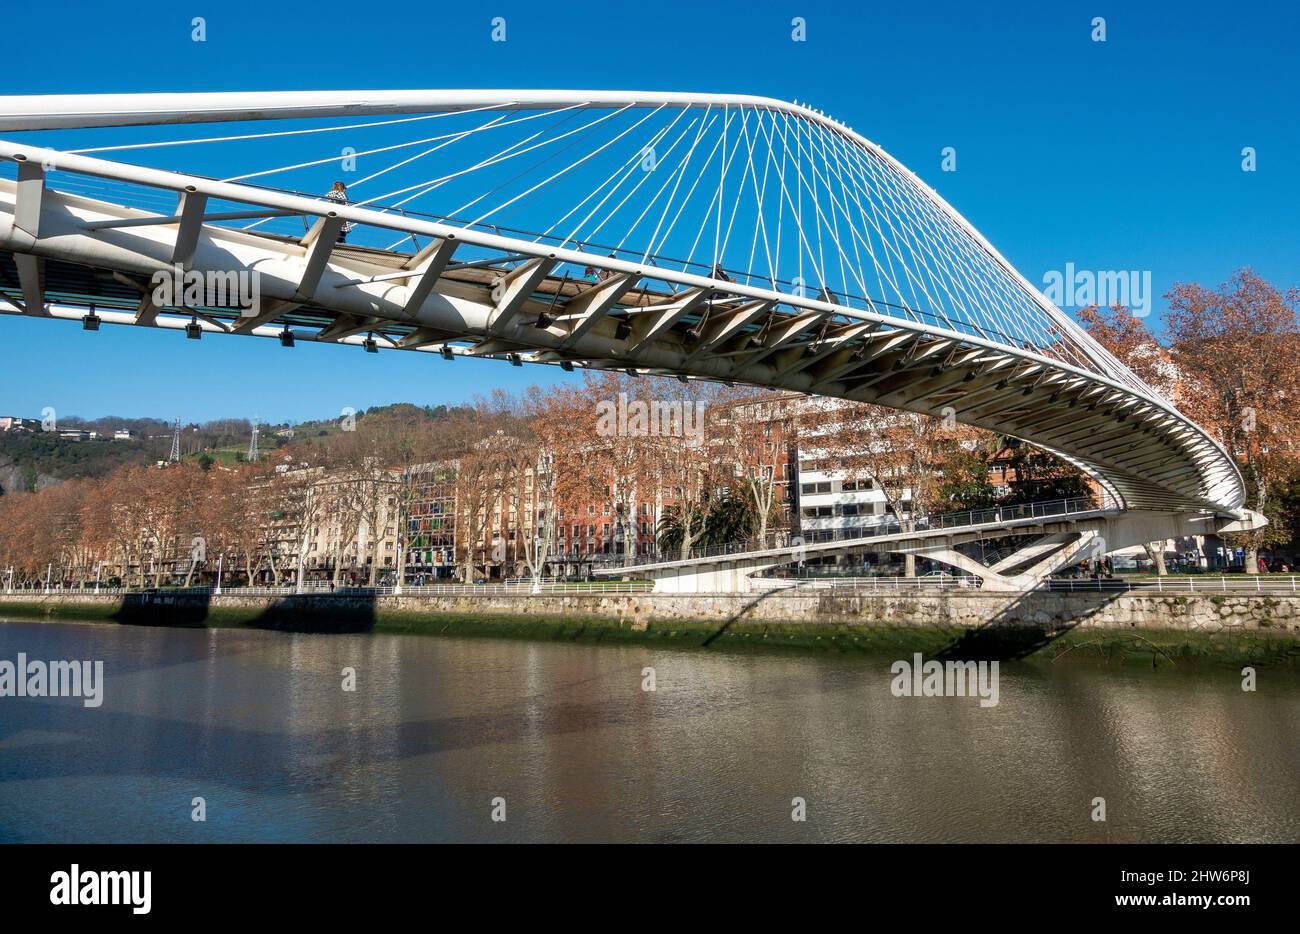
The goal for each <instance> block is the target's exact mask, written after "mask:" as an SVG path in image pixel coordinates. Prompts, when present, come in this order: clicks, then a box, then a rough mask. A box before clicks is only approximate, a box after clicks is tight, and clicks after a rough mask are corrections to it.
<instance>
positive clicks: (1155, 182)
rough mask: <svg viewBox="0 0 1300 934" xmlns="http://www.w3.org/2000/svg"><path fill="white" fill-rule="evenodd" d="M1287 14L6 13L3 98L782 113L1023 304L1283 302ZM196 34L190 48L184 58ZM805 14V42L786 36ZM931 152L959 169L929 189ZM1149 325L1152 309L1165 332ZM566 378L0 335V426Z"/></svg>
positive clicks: (415, 394)
mask: <svg viewBox="0 0 1300 934" xmlns="http://www.w3.org/2000/svg"><path fill="white" fill-rule="evenodd" d="M1297 6H1298V5H1297V4H1295V3H1293V2H1285V3H1284V2H1279V3H1269V4H1261V3H1238V4H1203V3H1173V2H1162V3H1155V2H1152V3H1134V2H1123V3H1116V2H1110V3H1106V2H1097V0H1089V2H1087V3H1073V2H1065V3H1054V2H1053V3H1044V2H1042V0H1034V2H1003V3H994V4H972V3H957V2H953V3H929V4H922V5H916V4H870V3H848V2H844V3H838V4H837V3H827V2H810V0H797V2H789V3H773V2H762V0H760V2H756V3H755V2H751V3H702V2H699V0H696V2H691V3H682V2H674V0H667V2H661V3H655V4H640V3H638V4H620V3H608V2H607V3H569V4H564V5H553V4H539V3H516V2H501V3H494V4H490V5H479V4H469V5H460V6H457V5H454V4H453V5H451V6H447V5H436V6H435V5H430V4H419V3H406V4H399V5H396V6H393V5H378V6H368V5H366V4H357V3H331V2H320V3H316V4H312V5H310V6H301V5H283V4H272V3H266V2H259V3H242V2H241V3H234V2H222V0H209V2H207V3H204V4H200V5H196V6H192V8H190V7H185V6H177V5H176V4H175V3H174V2H158V3H147V2H144V3H140V2H137V3H132V4H84V5H83V4H76V5H74V6H72V7H71V8H69V7H60V8H59V11H58V12H52V11H51V10H50V9H49V8H42V7H40V6H39V5H32V4H17V5H13V7H12V8H11V9H7V10H6V11H5V25H6V33H7V35H8V36H9V37H10V39H11V41H10V42H9V43H8V44H7V46H6V50H5V56H6V62H5V69H4V78H3V79H2V80H3V82H4V83H3V86H0V93H4V94H21V93H71V92H113V91H122V92H128V91H186V90H193V91H211V90H277V89H331V88H436V87H483V88H493V87H556V88H563V87H572V88H588V87H591V88H606V87H608V88H629V89H662V90H703V91H719V92H738V93H750V94H759V95H767V96H772V97H777V98H781V99H785V100H791V99H797V100H801V101H807V102H809V103H811V104H812V105H813V106H814V107H817V108H819V109H821V110H824V111H826V112H827V113H830V114H833V115H835V116H836V117H838V118H839V119H842V120H844V121H845V122H846V123H848V124H849V125H851V126H853V127H854V128H855V129H857V130H858V131H859V132H861V133H862V134H863V135H865V136H867V137H868V138H870V139H873V140H875V141H876V142H879V143H880V144H881V145H883V146H884V147H885V148H886V149H888V150H889V151H890V152H891V153H893V154H894V155H895V156H897V157H898V158H899V159H901V160H902V161H903V162H904V163H905V164H906V165H908V166H909V167H911V168H912V169H913V170H914V171H916V172H917V174H919V175H920V176H921V177H922V178H923V179H925V180H926V181H927V182H929V183H930V184H931V185H933V186H934V187H935V188H937V189H938V190H939V192H940V193H941V194H943V195H944V196H945V197H946V198H947V199H948V200H949V201H951V202H952V203H953V204H954V205H955V206H956V207H957V208H958V209H959V210H960V211H961V212H962V213H964V214H965V215H966V216H967V217H968V218H969V219H970V220H971V221H972V222H973V223H974V224H975V225H976V226H977V227H978V228H979V229H980V230H981V231H982V232H983V233H984V234H985V236H986V237H988V239H989V240H990V241H991V242H992V243H993V244H994V245H995V246H997V247H998V248H999V249H1000V250H1001V251H1002V253H1003V254H1004V255H1006V256H1007V258H1008V259H1009V260H1010V261H1011V262H1012V263H1013V264H1014V265H1016V266H1017V268H1019V269H1020V270H1021V272H1023V273H1024V274H1025V276H1026V277H1027V278H1028V279H1029V280H1030V281H1032V282H1034V283H1035V284H1040V283H1041V282H1042V277H1043V274H1044V272H1045V271H1047V270H1051V269H1063V268H1064V267H1065V265H1066V264H1067V263H1074V264H1075V266H1076V267H1078V268H1085V269H1116V270H1129V269H1136V270H1150V271H1151V272H1152V277H1153V284H1154V291H1155V292H1156V294H1157V295H1160V294H1161V293H1163V292H1164V291H1166V290H1167V289H1168V288H1169V287H1170V286H1171V285H1172V284H1173V283H1174V282H1178V281H1188V280H1195V281H1199V282H1202V283H1204V284H1207V285H1214V284H1218V283H1219V282H1221V281H1223V280H1224V279H1226V278H1227V277H1228V276H1229V275H1230V274H1231V273H1232V272H1233V271H1234V270H1235V269H1237V268H1238V267H1241V266H1245V265H1252V266H1254V267H1255V269H1256V270H1257V271H1258V272H1260V273H1261V274H1263V275H1264V276H1265V277H1267V278H1269V279H1270V280H1272V281H1273V282H1275V283H1276V284H1278V285H1281V286H1292V285H1300V223H1297V218H1296V214H1297V208H1298V207H1300V177H1298V175H1297V167H1298V160H1300V120H1297V106H1296V102H1297V93H1298V92H1300V64H1298V62H1300V57H1298V56H1297V55H1296V51H1295V50H1296V47H1297V42H1298V40H1300V13H1298V12H1297ZM200 7H201V9H200ZM372 13H373V14H375V15H374V16H373V17H372ZM198 14H201V15H203V16H205V17H206V19H207V30H208V39H207V42H205V43H202V44H198V43H194V42H191V41H190V29H191V26H190V18H191V17H192V16H194V15H198ZM494 16H504V17H505V18H506V21H507V24H508V37H509V41H508V42H506V43H504V44H502V43H493V42H491V41H490V36H489V32H490V20H491V19H492V17H494ZM794 16H802V17H804V18H805V20H806V21H807V41H806V42H804V43H794V42H791V41H790V31H791V19H792V17H794ZM1094 16H1104V17H1105V18H1106V24H1107V26H1106V28H1107V41H1106V42H1104V43H1099V42H1093V41H1091V38H1090V33H1091V30H1092V26H1091V20H1092V18H1093V17H1094ZM18 37H24V38H22V41H17V40H18ZM947 146H951V147H954V148H955V149H956V151H957V160H958V161H957V168H958V170H957V171H956V172H955V173H944V172H941V171H940V160H941V151H942V150H943V148H944V147H947ZM1244 146H1253V147H1255V149H1256V150H1257V152H1258V171H1256V172H1254V173H1245V172H1242V171H1241V150H1242V148H1243V147H1244ZM1163 307H1164V303H1163V301H1161V300H1160V299H1158V298H1157V300H1156V303H1155V314H1156V315H1159V314H1160V313H1161V311H1162V310H1163ZM556 378H561V374H559V373H556V372H554V370H553V368H549V367H526V368H523V369H516V368H511V367H509V366H507V365H505V364H499V363H491V362H477V363H476V362H471V361H463V360H462V361H457V362H456V363H455V364H453V365H450V366H449V365H445V364H442V363H441V362H440V361H438V360H436V359H430V358H429V357H428V356H426V355H420V354H403V353H392V352H390V353H382V352H381V353H380V354H378V355H371V354H363V353H361V352H360V351H359V349H355V348H339V347H316V346H309V345H299V346H298V347H296V348H294V350H292V351H286V350H284V349H282V348H280V347H279V346H278V345H277V344H276V343H275V342H273V341H266V340H256V339H239V338H225V339H221V338H212V337H209V338H208V339H206V340H203V341H201V342H194V341H185V340H184V339H182V338H181V337H180V335H179V334H177V333H176V332H166V333H153V332H150V331H147V330H144V329H133V328H113V327H107V326H106V327H105V329H104V330H103V331H102V332H100V333H97V334H89V333H83V332H82V331H81V330H80V329H79V327H78V326H77V325H76V324H75V323H50V322H27V321H21V320H19V319H16V318H13V317H9V316H3V317H0V410H3V411H0V414H10V413H13V414H23V415H38V414H39V413H40V411H41V409H42V408H43V407H45V406H54V407H55V409H56V410H57V411H58V412H59V413H60V415H63V416H68V415H80V416H85V417H95V416H102V415H127V416H144V415H153V416H160V417H164V418H171V417H181V418H183V419H185V420H186V421H202V420H206V419H210V418H218V417H252V416H254V415H256V416H259V417H260V418H261V419H262V420H264V421H277V420H286V419H287V420H299V419H304V418H311V417H329V416H331V415H336V414H337V413H338V412H339V411H340V409H341V408H342V407H344V406H352V407H353V408H355V409H364V408H367V407H369V406H371V405H376V404H384V403H389V402H397V401H406V402H414V403H417V404H422V405H423V404H437V403H453V402H457V401H460V400H464V399H466V398H469V397H470V396H472V395H474V394H476V393H484V394H486V393H487V392H488V391H489V390H491V389H492V388H493V387H495V386H505V387H507V388H513V389H516V390H517V389H522V388H524V387H526V386H528V385H529V384H531V383H534V382H545V381H549V380H553V379H556Z"/></svg>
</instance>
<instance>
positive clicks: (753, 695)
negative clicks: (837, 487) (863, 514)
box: [0, 622, 1300, 841]
mask: <svg viewBox="0 0 1300 934" xmlns="http://www.w3.org/2000/svg"><path fill="white" fill-rule="evenodd" d="M20 651H21V652H26V653H27V654H28V655H29V656H30V657H33V658H45V659H54V658H92V659H93V658H101V659H103V660H104V662H105V676H106V687H105V700H104V704H103V706H102V707H100V708H98V709H93V710H87V709H86V708H84V707H82V706H81V704H80V702H79V701H76V700H74V699H66V700H44V699H30V698H23V699H18V698H0V839H3V840H42V841H46V840H73V841H83V840H114V841H115V840H148V841H184V840H222V841H226V840H402V841H406V840H511V841H522V840H577V841H586V840H700V841H703V840H792V841H798V840H868V841H981V840H994V841H1034V840H1041V841H1048V840H1062V841H1064V840H1069V841H1108V840H1110V841H1134V840H1150V841H1250V840H1269V841H1296V840H1297V839H1300V792H1297V788H1300V782H1298V781H1297V778H1300V752H1298V750H1300V742H1298V740H1300V736H1298V735H1297V733H1298V731H1300V726H1298V725H1297V724H1298V723H1300V720H1298V718H1297V716H1296V715H1297V713H1300V683H1297V679H1296V678H1295V676H1294V675H1293V674H1291V673H1289V672H1283V671H1280V670H1273V671H1269V672H1266V673H1265V674H1264V676H1263V677H1262V679H1261V687H1260V690H1259V691H1258V692H1257V693H1255V694H1246V693H1243V692H1242V691H1241V690H1240V687H1239V680H1238V676H1237V675H1236V673H1235V672H1234V671H1232V670H1215V671H1202V672H1198V673H1180V672H1176V671H1159V672H1151V671H1149V670H1143V669H1136V670H1130V669H1125V670H1114V669H1112V670H1106V669H1101V668H1091V667H1082V666H1078V665H1074V666H1069V667H1066V666H1054V667H1048V666H1037V665H1033V666H1031V665H1015V664H1004V665H1003V667H1002V682H1001V703H1000V705H999V706H998V707H996V708H991V709H985V708H980V707H979V705H978V702H977V700H975V699H956V698H954V699H944V698H895V697H893V696H892V695H891V694H890V692H889V662H890V659H880V660H864V659H862V658H820V657H811V656H804V655H800V656H782V655H747V654H723V653H712V652H702V651H676V650H669V649H662V648H658V647H649V646H620V647H607V646H600V647H589V646H572V645H551V644H542V643H529V642H514V641H504V640H502V641H496V640H486V639H484V640H465V639H448V638H420V637H404V636H382V635H380V636H376V635H330V636H321V635H306V634H300V633H279V632H265V631H245V630H208V631H205V630H176V629H159V628H144V627H129V626H112V625H97V626H91V625H86V626H82V625H68V624H60V625H49V624H46V625H41V624H33V623H21V622H12V623H3V624H0V658H6V659H11V660H12V659H13V658H15V657H16V655H17V653H18V652H20ZM648 666H653V667H654V668H655V670H656V680H657V688H658V689H657V690H656V691H655V692H653V693H651V692H646V691H643V690H642V687H641V685H642V669H643V668H645V667H648ZM349 667H350V668H353V669H355V671H356V681H357V684H356V691H355V692H351V693H350V692H346V691H344V690H342V682H343V674H342V672H343V669H344V668H349ZM498 795H499V796H502V797H504V798H505V799H506V801H507V815H508V819H507V821H506V822H505V823H493V822H492V821H491V820H490V819H489V815H490V807H491V804H490V802H491V800H492V798H494V797H496V796H498ZM196 796H200V797H203V798H204V799H205V801H206V803H207V814H208V820H207V822H206V823H203V824H196V823H194V822H193V821H191V820H190V809H191V801H192V799H193V798H194V797H196ZM796 796H798V797H802V798H804V799H806V801H807V804H808V820H807V822H805V823H796V822H793V821H791V820H790V812H791V799H792V798H794V797H796ZM1098 796H1100V797H1104V798H1105V799H1106V804H1107V816H1108V820H1107V821H1106V822H1105V823H1094V822H1093V821H1091V820H1090V819H1089V813H1090V810H1091V801H1092V799H1093V798H1094V797H1098Z"/></svg>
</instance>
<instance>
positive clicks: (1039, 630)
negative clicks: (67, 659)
mask: <svg viewBox="0 0 1300 934" xmlns="http://www.w3.org/2000/svg"><path fill="white" fill-rule="evenodd" d="M1063 596H1064V595H1062V594H1059V593H1055V592H1050V591H1039V590H1031V591H1029V592H1027V593H1022V594H1018V595H1017V596H1016V597H1015V598H1014V599H1013V600H1011V601H1010V602H1009V603H1007V605H1006V606H1005V607H1003V608H1002V609H1001V610H1000V611H999V612H998V613H997V614H996V615H995V616H994V617H993V618H992V619H990V620H989V621H988V622H986V623H983V624H981V625H979V626H974V627H971V628H969V629H967V630H966V631H965V632H963V633H962V634H961V635H960V636H958V637H957V638H956V639H954V640H953V641H952V642H951V643H949V644H948V645H947V646H945V647H944V648H943V649H942V650H941V651H940V652H938V653H937V656H936V657H938V658H944V659H949V658H950V659H954V660H957V659H960V660H963V661H965V660H970V661H1009V660H1012V659H1020V658H1025V657H1027V656H1029V655H1033V654H1034V653H1035V652H1040V651H1042V650H1043V649H1044V648H1046V647H1047V646H1048V645H1051V644H1052V643H1053V642H1055V641H1056V640H1057V639H1059V638H1061V637H1062V636H1063V635H1065V634H1066V633H1067V632H1069V631H1070V630H1071V629H1074V628H1075V627H1076V626H1078V625H1079V624H1080V623H1081V622H1083V621H1084V620H1086V619H1087V618H1088V617H1090V616H1092V615H1093V614H1094V613H1096V612H1097V611H1098V610H1100V609H1101V608H1102V607H1103V606H1105V605H1106V604H1108V603H1110V602H1112V601H1113V600H1115V598H1116V597H1118V596H1120V594H1119V593H1118V592H1099V593H1098V592H1088V591H1075V592H1072V593H1070V594H1069V595H1068V598H1065V599H1063ZM1063 606H1064V607H1067V608H1068V615H1064V616H1063V615H1061V614H1060V612H1059V609H1060V608H1061V607H1063Z"/></svg>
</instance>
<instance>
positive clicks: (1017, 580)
mask: <svg viewBox="0 0 1300 934" xmlns="http://www.w3.org/2000/svg"><path fill="white" fill-rule="evenodd" d="M1262 520H1263V517H1261V516H1258V515H1257V514H1253V513H1251V514H1248V515H1247V517H1246V518H1245V519H1242V520H1231V519H1226V518H1223V517H1217V516H1215V515H1214V514H1212V513H1208V512H1201V513H1184V514H1170V513H1164V512H1127V513H1119V512H1115V511H1105V510H1097V511H1096V512H1095V513H1093V514H1090V515H1080V516H1077V517H1071V518H1058V519H1051V520H1039V521H1028V522H1017V523H1008V524H1005V525H1002V526H998V527H993V528H989V527H984V528H980V527H974V528H969V529H961V530H923V531H918V532H900V533H897V534H895V535H881V536H875V537H872V538H864V539H846V540H843V541H839V542H828V543H824V544H808V545H800V546H796V547H787V548H779V549H769V550H765V551H756V552H753V553H749V554H733V555H728V556H725V557H720V558H696V559H691V560H686V561H666V562H661V563H658V564H653V565H644V566H640V567H633V568H605V569H601V570H600V571H598V572H597V573H598V574H600V575H602V576H605V577H620V576H624V577H632V578H639V579H645V580H652V581H654V589H655V592H659V593H678V592H680V593H700V592H720V593H721V592H726V593H744V592H746V591H749V590H753V589H756V588H762V586H763V585H762V583H761V581H760V580H758V579H756V578H758V577H759V575H762V574H764V573H766V572H768V571H771V570H773V569H775V568H778V567H783V566H785V565H788V564H792V563H797V562H801V561H804V560H807V559H808V558H811V557H822V556H840V555H847V554H859V555H860V554H867V553H876V554H904V555H908V554H910V555H916V556H918V557H923V558H928V559H930V560H931V561H937V562H939V563H941V564H945V565H948V566H949V567H952V568H955V569H957V570H958V571H960V572H961V573H962V574H964V575H968V576H971V577H976V578H979V581H980V589H981V590H985V591H1023V590H1031V589H1033V588H1035V587H1037V586H1039V585H1040V584H1041V583H1042V582H1043V581H1044V580H1045V579H1046V578H1047V577H1048V576H1049V575H1051V574H1053V573H1054V572H1056V571H1059V570H1061V569H1062V568H1065V567H1068V566H1069V565H1072V564H1077V563H1078V562H1080V561H1083V560H1087V559H1099V558H1101V557H1103V556H1105V555H1106V554H1108V553H1110V552H1112V551H1116V550H1118V549H1121V548H1129V547H1132V546H1134V545H1141V544H1145V543H1148V542H1154V541H1164V540H1166V539H1171V538H1181V537H1184V536H1192V535H1208V534H1223V533H1228V532H1236V531H1247V530H1250V529H1252V528H1257V527H1259V526H1261V525H1262V524H1263V521H1262ZM1008 535H1016V536H1030V537H1031V540H1030V541H1028V542H1027V543H1025V544H1023V545H1021V546H1020V547H1018V548H1017V549H1016V550H1014V551H1013V552H1012V553H1011V554H1009V555H1006V556H1004V557H1001V558H999V559H998V560H996V561H995V562H994V563H992V564H988V565H986V564H983V563H981V562H980V561H979V560H977V559H976V558H974V557H972V556H971V554H970V553H968V552H967V551H963V550H962V549H961V546H963V545H969V544H971V543H975V542H980V541H987V540H989V539H991V538H1001V537H1006V536H1008Z"/></svg>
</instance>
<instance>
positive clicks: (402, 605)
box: [0, 591, 1300, 637]
mask: <svg viewBox="0 0 1300 934" xmlns="http://www.w3.org/2000/svg"><path fill="white" fill-rule="evenodd" d="M5 615H9V616H14V617H24V618H58V619H78V618H83V619H85V618H89V619H103V618H111V619H115V620H118V621H121V622H140V623H146V624H154V625H204V624H205V622H207V621H211V622H214V623H227V624H240V623H253V624H257V623H259V622H267V623H269V624H272V625H273V624H274V622H275V621H276V620H294V619H297V620H301V621H302V622H304V623H306V624H308V625H310V623H311V622H312V621H313V620H319V621H320V622H322V623H323V624H325V623H328V622H329V621H331V620H338V621H346V620H354V621H360V622H362V623H364V622H365V621H366V620H367V619H368V620H370V621H376V622H383V621H385V620H405V621H411V620H418V619H420V618H422V617H427V618H430V619H439V618H450V619H473V618H496V617H502V618H510V619H513V620H519V619H520V618H521V617H527V618H530V619H537V618H549V619H562V620H567V621H570V622H579V621H590V622H598V621H605V622H609V623H614V624H617V625H618V626H620V627H624V628H630V629H631V630H633V631H637V630H643V629H646V628H648V627H650V626H651V625H654V626H657V627H660V628H662V626H663V625H665V624H670V623H704V624H710V625H714V626H717V625H723V624H728V623H729V624H732V625H748V624H756V623H757V624H782V625H786V626H789V625H795V626H806V627H809V629H810V630H814V629H815V628H816V627H818V626H822V625H835V626H866V627H870V626H888V627H901V626H908V627H935V628H945V629H949V628H954V627H960V628H981V627H988V626H1011V627H1024V628H1036V629H1045V630H1055V629H1059V628H1062V627H1070V628H1079V629H1128V628H1131V629H1141V630H1151V631H1161V630H1168V631H1181V632H1198V633H1206V634H1212V633H1219V632H1224V631H1240V632H1244V631H1250V630H1262V631H1265V632H1269V633H1271V634H1278V635H1281V634H1284V633H1287V634H1294V635H1295V636H1297V637H1300V594H1297V595H1295V596H1290V595H1267V594H1265V595H1234V594H1178V595H1175V594H1168V593H1166V594H1158V595H1157V594H1134V593H1122V594H1090V593H1082V592H1075V593H1065V592H1039V593H1029V594H1011V595H1008V594H979V593H924V594H916V593H899V594H881V593H863V594H853V593H844V592H835V591H806V592H803V593H798V594H790V593H782V592H777V593H769V594H650V593H644V594H626V593H623V594H600V593H581V594H540V595H537V596H527V595H513V594H484V595H464V596H459V595H458V596H450V595H449V596H427V595H420V596H400V597H397V596H389V597H376V598H361V597H345V596H338V597H332V596H304V597H251V596H239V595H231V594H223V595H221V596H214V597H202V598H197V599H196V598H188V597H187V598H177V597H175V596H169V595H166V594H158V595H148V596H144V595H132V596H131V597H129V598H127V599H126V600H124V599H123V598H122V597H120V596H109V595H102V596H94V595H91V594H84V595H82V594H67V593H65V594H58V595H44V594H40V593H14V594H0V616H5ZM323 628H329V627H328V626H324V627H323ZM349 628H353V627H349ZM361 628H364V627H361Z"/></svg>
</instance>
